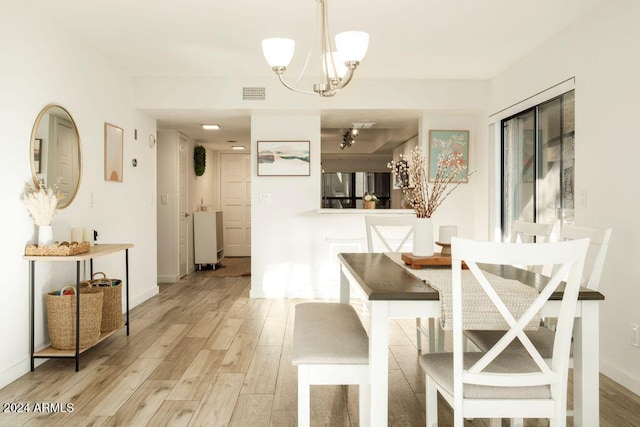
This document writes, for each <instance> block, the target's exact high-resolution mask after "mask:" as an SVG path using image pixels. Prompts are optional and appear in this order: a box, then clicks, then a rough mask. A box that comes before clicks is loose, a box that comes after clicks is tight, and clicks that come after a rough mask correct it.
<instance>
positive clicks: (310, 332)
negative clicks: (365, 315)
mask: <svg viewBox="0 0 640 427" xmlns="http://www.w3.org/2000/svg"><path fill="white" fill-rule="evenodd" d="M291 360H292V363H293V364H294V365H296V366H297V367H298V425H299V426H301V427H303V426H309V425H310V421H311V385H346V384H358V386H359V388H358V400H359V405H358V410H359V419H360V425H361V426H368V425H370V423H369V421H368V419H369V412H370V409H369V400H370V398H369V390H370V388H369V337H368V336H367V332H366V331H365V329H364V327H363V326H362V322H360V318H359V317H358V314H357V313H356V311H355V310H354V308H353V307H352V306H351V305H349V304H340V303H330V302H326V303H324V302H318V303H316V302H306V303H301V304H298V305H297V306H296V310H295V317H294V323H293V353H292V359H291Z"/></svg>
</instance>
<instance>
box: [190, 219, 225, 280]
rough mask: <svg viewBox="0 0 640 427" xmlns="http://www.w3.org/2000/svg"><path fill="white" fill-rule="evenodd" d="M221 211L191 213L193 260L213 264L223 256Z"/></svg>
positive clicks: (199, 263)
mask: <svg viewBox="0 0 640 427" xmlns="http://www.w3.org/2000/svg"><path fill="white" fill-rule="evenodd" d="M222 232H223V229H222V211H217V212H194V213H193V248H194V253H193V255H194V262H195V263H196V264H197V265H198V266H200V267H201V266H202V265H203V264H212V265H213V266H214V268H215V265H216V264H217V263H219V262H220V261H221V260H222V258H224V241H223V238H222Z"/></svg>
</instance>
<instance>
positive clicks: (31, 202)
mask: <svg viewBox="0 0 640 427" xmlns="http://www.w3.org/2000/svg"><path fill="white" fill-rule="evenodd" d="M62 197H63V196H62V194H61V193H60V191H58V184H57V183H56V184H55V185H54V186H53V187H49V188H46V187H45V186H40V188H34V187H33V186H31V185H30V184H25V189H24V196H23V197H22V202H23V203H24V205H25V206H26V207H27V210H28V211H29V214H31V217H32V218H33V222H34V223H35V224H36V225H38V226H41V225H44V226H46V225H51V223H52V222H53V215H54V214H55V213H56V207H57V206H58V201H59V200H61V199H62Z"/></svg>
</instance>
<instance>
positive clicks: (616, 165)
mask: <svg viewBox="0 0 640 427" xmlns="http://www.w3.org/2000/svg"><path fill="white" fill-rule="evenodd" d="M639 16H640V2H638V1H636V0H616V1H608V2H604V4H602V5H600V6H599V7H597V8H596V9H595V10H593V11H592V12H591V13H589V14H588V15H587V16H585V17H584V19H582V20H581V21H579V22H578V23H577V24H576V25H574V26H573V27H571V28H569V29H567V30H566V31H564V32H562V33H561V34H559V35H557V36H556V37H554V38H552V39H550V40H548V41H547V42H545V43H544V44H543V45H542V46H540V47H539V48H538V49H537V50H536V51H535V52H532V53H531V54H530V55H528V56H527V57H525V58H523V59H522V60H521V61H519V62H518V63H516V64H514V65H513V66H511V67H510V68H509V69H507V70H505V71H504V72H503V73H501V74H500V75H498V76H496V77H495V78H494V79H492V81H491V91H490V105H489V111H490V112H494V111H499V110H501V109H502V108H505V107H507V106H509V105H512V104H514V103H516V102H518V101H520V100H522V99H524V98H526V97H528V96H530V95H533V94H535V93H537V92H539V91H541V90H543V89H545V88H547V87H549V86H551V85H553V84H555V83H558V82H560V81H562V80H564V79H566V78H567V77H571V76H575V78H576V83H575V87H576V89H575V90H576V101H575V120H576V145H575V150H576V167H575V173H576V175H575V179H576V189H575V190H576V194H577V195H580V194H581V193H585V194H586V204H585V205H581V204H580V203H579V197H578V200H576V211H575V214H576V222H577V224H578V225H583V226H590V227H599V228H604V227H613V235H612V238H611V243H610V246H609V252H608V256H607V260H606V263H605V267H604V271H603V276H602V281H601V285H600V291H601V292H602V293H603V294H604V295H605V298H606V300H605V301H604V303H603V304H602V305H601V318H600V367H601V372H603V373H604V374H605V375H607V376H610V377H611V378H613V379H614V380H615V381H617V382H619V383H620V384H622V385H624V386H626V387H627V388H629V389H631V390H632V391H634V392H635V393H637V394H640V362H639V361H640V349H639V348H636V347H632V346H631V344H630V335H631V333H630V332H631V328H630V324H632V323H635V324H640V310H638V307H639V306H640V291H638V284H639V283H640V264H638V262H637V261H636V259H635V258H637V256H638V254H639V253H640V198H638V188H637V187H638V185H637V183H636V181H637V180H638V177H637V176H635V174H634V171H635V170H637V162H638V158H640V140H639V138H638V134H637V132H636V131H635V123H636V122H637V120H638V119H637V116H638V104H637V103H638V99H640V80H639V79H638V76H640V56H639V55H637V53H636V52H637V51H638V46H637V45H638V41H640V27H638V25H637V22H636V21H637V18H638V17H639Z"/></svg>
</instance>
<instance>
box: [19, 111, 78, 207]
mask: <svg viewBox="0 0 640 427" xmlns="http://www.w3.org/2000/svg"><path fill="white" fill-rule="evenodd" d="M52 108H59V109H61V110H62V111H64V112H65V113H66V114H67V116H68V117H69V120H70V121H71V124H72V125H73V130H74V132H75V134H76V138H77V139H78V159H79V164H78V184H77V185H76V188H75V191H74V192H73V195H71V198H70V199H69V201H68V202H67V203H66V204H65V205H64V206H60V201H58V205H57V206H56V209H64V208H66V207H67V206H69V205H70V204H71V203H72V202H73V200H74V199H75V198H76V195H77V194H78V190H79V189H80V183H81V182H82V141H81V140H80V133H79V132H78V125H77V124H76V121H75V120H74V119H73V116H72V115H71V113H69V110H67V109H66V108H64V107H63V106H62V105H59V104H48V105H46V106H45V107H44V108H43V109H42V110H40V113H38V117H36V121H35V123H34V124H33V129H32V130H31V144H30V146H29V161H30V163H31V177H32V178H33V186H34V187H35V188H36V189H39V188H40V183H39V182H38V176H37V174H36V168H35V160H34V156H33V154H34V150H35V143H36V136H37V134H38V127H39V126H40V122H41V121H42V117H44V115H45V114H47V113H48V112H49V111H50V110H51V109H52ZM40 161H42V159H40Z"/></svg>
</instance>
